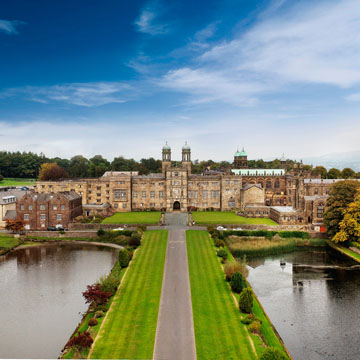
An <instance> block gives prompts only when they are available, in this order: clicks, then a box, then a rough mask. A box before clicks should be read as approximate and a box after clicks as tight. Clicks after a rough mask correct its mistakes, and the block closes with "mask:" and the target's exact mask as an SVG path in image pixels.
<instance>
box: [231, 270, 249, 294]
mask: <svg viewBox="0 0 360 360" xmlns="http://www.w3.org/2000/svg"><path fill="white" fill-rule="evenodd" d="M230 286H231V289H232V290H233V291H234V292H236V293H238V294H240V293H241V292H242V290H243V289H244V288H246V282H245V280H244V278H243V276H242V275H241V273H239V272H236V273H234V274H233V275H232V276H231V280H230Z"/></svg>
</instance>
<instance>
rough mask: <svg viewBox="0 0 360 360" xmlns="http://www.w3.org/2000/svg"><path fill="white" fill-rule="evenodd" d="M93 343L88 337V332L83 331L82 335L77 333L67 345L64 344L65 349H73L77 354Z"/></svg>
mask: <svg viewBox="0 0 360 360" xmlns="http://www.w3.org/2000/svg"><path fill="white" fill-rule="evenodd" d="M92 343H93V339H92V337H91V336H90V333H89V332H88V331H84V332H83V333H81V332H78V334H77V336H76V335H75V336H73V337H72V338H71V339H70V340H69V341H68V343H67V344H66V346H67V347H74V348H76V349H77V350H78V351H79V352H81V351H82V350H83V349H87V348H89V347H90V346H91V344H92Z"/></svg>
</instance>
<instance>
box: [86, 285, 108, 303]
mask: <svg viewBox="0 0 360 360" xmlns="http://www.w3.org/2000/svg"><path fill="white" fill-rule="evenodd" d="M82 294H83V297H84V298H85V300H86V303H87V304H92V303H95V304H96V305H102V304H105V303H106V302H107V301H108V299H109V297H111V295H112V294H111V292H110V291H103V290H101V285H100V284H93V285H88V286H87V290H86V291H84V292H83V293H82Z"/></svg>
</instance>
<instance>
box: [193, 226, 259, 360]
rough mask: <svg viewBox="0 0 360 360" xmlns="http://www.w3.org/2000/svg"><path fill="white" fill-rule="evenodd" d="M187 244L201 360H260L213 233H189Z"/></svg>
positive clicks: (253, 337)
mask: <svg viewBox="0 0 360 360" xmlns="http://www.w3.org/2000/svg"><path fill="white" fill-rule="evenodd" d="M186 243H187V251H188V260H189V272H190V285H191V301H192V307H193V317H194V328H195V343H196V354H197V359H198V360H202V359H247V360H248V359H257V355H256V354H255V352H254V350H253V348H252V345H251V341H250V338H251V339H253V341H254V343H255V347H256V349H257V348H259V347H260V343H261V341H260V338H258V337H257V339H256V337H255V336H254V335H251V337H250V335H249V333H248V331H247V329H246V327H245V325H244V324H242V323H241V313H240V311H239V309H238V307H237V306H236V304H235V302H234V299H233V297H232V295H231V292H230V289H229V287H228V285H227V283H226V281H225V278H224V273H223V270H222V268H221V265H220V263H219V261H218V259H217V257H216V255H215V252H214V249H213V245H212V242H211V239H210V237H209V234H208V233H207V232H205V231H199V230H188V231H187V232H186Z"/></svg>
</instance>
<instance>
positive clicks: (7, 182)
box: [0, 178, 36, 186]
mask: <svg viewBox="0 0 360 360" xmlns="http://www.w3.org/2000/svg"><path fill="white" fill-rule="evenodd" d="M35 181H36V179H16V178H4V180H2V181H0V186H22V185H24V186H25V185H34V184H35Z"/></svg>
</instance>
